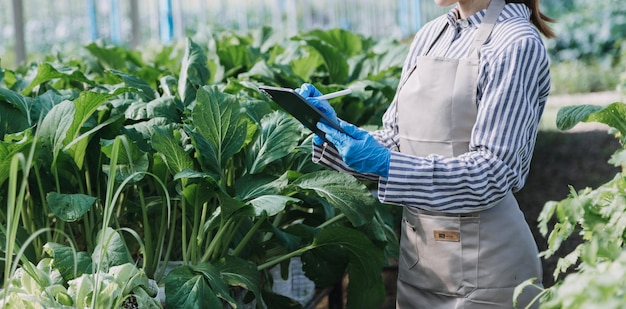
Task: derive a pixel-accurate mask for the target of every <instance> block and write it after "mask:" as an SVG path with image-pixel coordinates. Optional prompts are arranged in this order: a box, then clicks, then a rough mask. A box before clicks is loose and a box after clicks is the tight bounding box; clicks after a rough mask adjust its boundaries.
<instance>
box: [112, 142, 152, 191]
mask: <svg viewBox="0 0 626 309" xmlns="http://www.w3.org/2000/svg"><path fill="white" fill-rule="evenodd" d="M116 139H121V140H122V146H123V147H122V148H121V149H120V151H119V153H118V154H117V155H118V157H117V165H116V166H115V170H116V172H115V181H117V182H123V181H124V180H125V179H127V178H128V177H130V176H131V175H133V182H137V181H140V180H141V179H143V177H144V173H145V172H147V171H148V168H149V165H150V161H149V160H148V154H147V153H146V152H143V151H142V150H141V149H140V148H139V146H138V145H137V143H135V142H134V141H132V140H130V139H129V138H127V137H126V136H124V135H121V136H117V137H116ZM113 143H114V141H113V140H105V139H101V140H100V145H101V147H100V151H102V153H104V154H105V155H106V156H107V158H109V159H111V157H112V152H113ZM102 171H103V172H104V173H106V174H107V175H110V171H111V166H110V165H109V164H104V165H103V166H102ZM136 173H139V174H136Z"/></svg>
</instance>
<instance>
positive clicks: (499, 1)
mask: <svg viewBox="0 0 626 309" xmlns="http://www.w3.org/2000/svg"><path fill="white" fill-rule="evenodd" d="M505 5H506V3H505V2H504V0H491V2H490V3H489V6H488V7H487V13H485V17H484V18H483V21H482V22H481V23H480V27H478V30H477V32H476V35H475V36H474V42H473V43H472V47H470V50H469V54H468V55H469V56H470V57H474V59H478V52H479V51H480V48H481V47H482V46H483V44H485V42H486V41H487V39H488V38H489V35H490V34H491V31H492V30H493V27H494V26H495V25H496V21H497V20H498V17H499V16H500V13H501V12H502V9H504V6H505Z"/></svg>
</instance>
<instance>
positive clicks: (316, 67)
mask: <svg viewBox="0 0 626 309" xmlns="http://www.w3.org/2000/svg"><path fill="white" fill-rule="evenodd" d="M344 39H346V40H349V41H350V42H353V43H355V44H356V43H357V42H361V44H360V46H356V45H355V46H354V47H350V51H349V52H347V53H345V54H344V52H343V51H342V50H343V49H344V48H347V46H343V45H341V44H342V43H341V42H342V40H344ZM208 41H209V42H205V45H204V47H203V45H201V44H199V43H196V42H195V41H194V40H191V39H189V40H187V42H186V44H184V46H181V47H180V48H179V47H178V46H168V47H163V50H162V51H160V52H157V53H155V54H153V56H152V58H151V60H146V59H143V58H142V57H141V55H140V54H139V53H137V52H135V51H128V50H125V49H123V48H119V47H104V46H99V45H97V44H90V45H89V46H87V47H86V50H87V51H88V53H89V55H88V56H85V58H84V59H83V60H80V59H73V60H71V61H68V62H65V63H63V62H61V61H60V60H59V59H56V58H55V59H54V60H52V61H50V62H43V63H39V64H34V65H32V66H27V67H24V68H21V69H19V70H16V71H15V72H11V71H3V74H2V79H0V109H2V110H0V111H2V112H3V113H0V115H1V116H0V117H3V118H0V124H2V126H0V129H1V130H3V131H1V132H0V133H2V136H3V141H2V142H1V143H0V154H3V155H6V156H0V189H1V190H5V189H4V188H5V187H4V186H5V183H7V182H8V183H9V184H11V183H13V182H15V179H16V177H17V175H16V172H11V166H12V164H15V163H11V160H12V159H11V158H12V157H15V156H20V155H22V153H25V152H26V151H27V149H31V148H32V152H31V153H32V156H33V159H32V164H30V165H28V166H27V167H25V168H24V171H29V172H30V173H29V174H28V176H27V177H25V178H24V179H25V180H24V181H25V182H24V183H25V184H24V186H23V193H21V194H20V195H19V196H17V198H16V199H15V200H13V199H12V200H11V201H10V203H9V205H10V206H15V205H20V209H26V210H27V211H24V212H22V213H21V214H20V215H18V216H17V217H15V214H14V213H11V214H10V215H11V217H12V218H13V217H15V218H18V217H21V218H19V219H12V220H11V222H12V223H13V224H15V225H14V226H18V227H17V230H16V231H13V230H11V232H10V233H9V232H8V230H3V231H2V232H3V233H2V235H7V236H11V237H7V238H6V239H9V240H8V241H7V242H8V243H11V245H14V246H13V247H8V246H7V247H6V248H1V249H3V250H2V252H3V253H4V254H5V255H6V256H7V257H9V256H12V253H13V252H15V251H16V250H17V251H19V250H22V251H24V252H27V253H28V254H26V255H22V256H21V257H20V259H21V264H20V265H21V267H22V269H24V270H28V271H27V272H26V273H27V274H28V275H29V276H30V278H34V279H37V278H39V277H37V276H36V275H33V274H35V273H36V271H35V269H36V268H37V267H35V266H34V265H38V264H39V263H38V262H40V261H46V262H44V263H43V264H42V265H41V268H42V269H51V270H49V271H48V270H46V271H47V273H48V275H47V276H48V277H50V276H51V274H53V273H55V272H54V270H55V269H56V270H58V271H59V272H60V273H61V274H63V279H64V281H63V283H61V285H63V287H64V288H65V289H66V290H59V291H60V292H63V293H66V294H68V295H70V296H71V298H72V301H73V302H81V304H82V303H85V304H87V303H86V301H84V300H83V297H82V296H84V295H89V293H91V295H95V297H91V296H90V297H91V298H90V300H89V302H91V305H94V304H97V303H99V304H105V303H106V304H116V303H119V301H120V300H122V299H127V296H128V295H136V294H137V293H143V292H141V291H140V290H133V291H131V292H129V291H128V290H127V289H125V288H123V293H121V294H120V293H118V292H119V291H120V290H119V289H118V288H119V287H120V286H119V284H117V285H114V284H113V283H115V282H118V281H119V280H117V279H115V276H116V275H115V274H114V273H112V271H113V272H116V271H115V270H112V267H118V266H119V267H126V266H124V265H126V264H127V263H131V264H136V265H138V266H137V271H139V273H138V274H140V275H139V277H141V278H143V276H146V277H147V278H150V279H155V280H157V281H158V282H159V283H160V284H162V285H163V286H164V287H165V294H166V297H165V302H166V305H167V306H173V307H179V306H200V307H203V306H209V307H210V306H218V305H219V306H222V305H224V306H227V307H237V306H239V305H240V304H241V303H242V302H243V303H251V302H252V301H254V302H255V303H256V306H258V307H277V306H278V307H281V306H287V305H289V304H291V301H290V300H288V299H286V298H284V297H280V296H278V295H275V294H274V293H273V292H272V290H271V283H272V278H271V276H270V275H269V272H268V270H269V268H270V267H273V266H275V265H281V267H285V266H287V265H288V263H289V261H290V259H291V258H293V257H295V256H300V257H301V258H302V261H303V264H304V265H303V268H304V271H305V273H306V275H307V276H308V277H309V278H311V279H312V280H314V281H315V283H316V285H317V286H318V287H326V286H331V285H334V284H335V283H336V282H340V281H341V280H342V278H343V276H344V275H345V274H346V273H347V274H348V275H349V276H350V278H351V280H350V285H349V287H348V306H349V307H351V308H375V307H377V306H379V305H380V304H381V303H382V301H384V287H383V284H382V278H381V275H380V271H381V270H382V267H383V265H384V264H385V262H386V258H390V257H395V256H396V255H397V240H396V238H395V234H394V232H393V230H392V228H391V226H393V224H391V223H390V221H389V220H390V219H389V218H390V215H389V212H390V209H389V208H388V207H387V206H385V205H380V204H379V203H377V202H376V201H375V199H374V198H373V197H372V195H371V194H370V191H369V190H368V188H367V187H366V184H363V183H361V182H360V181H358V180H356V179H355V178H353V177H352V176H349V175H346V174H343V173H339V172H334V171H328V170H324V169H322V168H321V167H320V166H318V165H315V164H313V163H312V162H311V159H310V156H311V146H310V145H311V132H309V131H307V130H306V129H304V128H303V127H302V125H301V124H299V123H298V122H297V121H296V120H294V119H293V118H291V117H290V116H288V115H287V114H286V113H284V112H282V111H281V110H279V109H278V108H277V107H276V106H275V105H273V103H272V102H271V101H270V100H269V99H267V98H266V97H264V96H263V95H262V94H261V93H260V92H259V91H258V90H257V85H259V84H270V85H272V84H274V85H284V86H292V87H296V86H299V85H300V84H301V83H302V82H303V81H304V80H307V81H309V80H310V81H314V82H317V83H320V84H326V83H331V84H328V85H321V86H320V88H322V89H328V90H330V89H338V88H343V87H345V86H346V85H343V84H341V83H349V86H350V87H352V88H354V89H356V90H359V89H360V91H356V96H358V98H359V99H362V100H363V102H367V103H366V105H363V106H362V107H364V109H367V110H368V112H366V113H363V114H362V115H360V116H359V115H357V114H358V113H353V114H351V112H350V111H354V110H356V109H353V108H357V107H350V108H346V114H351V117H356V118H355V119H358V121H360V122H362V123H369V121H370V117H371V115H374V114H376V113H378V112H379V111H380V109H381V108H382V106H384V105H385V104H386V103H388V102H389V100H390V97H389V92H388V89H390V88H391V87H393V85H394V84H395V83H397V77H396V79H393V78H392V76H393V75H394V74H396V73H398V70H399V68H398V67H396V66H395V64H397V58H395V57H394V54H395V53H396V52H398V51H400V50H401V49H403V48H405V47H406V46H404V45H401V46H398V47H397V48H389V51H386V50H387V49H384V48H383V45H377V44H374V43H373V42H372V41H371V40H367V39H363V38H362V37H359V36H357V35H353V34H350V33H347V32H345V31H341V30H330V31H328V32H321V31H316V32H312V33H309V34H306V35H304V36H302V37H296V38H292V39H291V40H287V41H280V42H279V41H276V39H275V37H273V36H272V35H271V31H270V30H269V29H262V30H260V32H255V33H253V34H250V35H241V34H235V33H229V32H224V33H219V34H215V35H214V36H212V37H210V38H209V39H208ZM233 42H246V43H250V44H247V45H236V44H232V43H233ZM351 44H352V43H351ZM302 46H307V47H306V48H304V49H303V48H300V47H302ZM342 46H343V47H342ZM392 47H394V46H393V45H392ZM392 50H395V51H392ZM301 52H303V53H304V54H303V53H301ZM332 52H337V53H339V54H337V55H338V56H339V57H335V58H333V56H332ZM181 55H182V58H177V57H178V56H181ZM303 57H304V58H307V59H309V60H311V61H312V62H311V61H302V59H303ZM366 79H367V80H371V81H372V82H364V80H366ZM324 87H327V88H324ZM353 100H355V102H356V101H358V100H357V99H356V98H353ZM340 103H341V102H335V104H338V105H337V106H338V110H341V106H342V105H341V104H340ZM346 104H347V103H346ZM358 104H360V103H358ZM357 109H360V108H357ZM4 112H6V113H4ZM4 115H8V117H11V119H10V120H9V119H8V118H5V116H4ZM31 132H36V136H33V135H32V133H31ZM32 145H36V147H33V146H32ZM26 184H28V185H26ZM9 187H10V188H12V187H11V186H9ZM10 188H9V189H10ZM2 192H4V191H2ZM0 196H11V195H4V194H2V195H0ZM12 196H16V195H15V194H13V195H12ZM7 210H8V208H7ZM7 210H4V209H3V212H2V213H1V215H3V216H4V217H7V215H6V214H7ZM98 230H100V231H101V232H100V233H96V232H95V231H98ZM122 232H123V234H122ZM22 234H23V235H24V236H20V235H22ZM28 235H33V236H30V239H29V237H28ZM13 236H15V237H13ZM13 239H15V241H14V242H12V240H13ZM102 244H107V246H106V248H107V250H103V245H102ZM40 248H46V250H43V251H40ZM74 248H76V249H74ZM109 251H110V252H109ZM31 252H33V253H32V254H30V253H31ZM70 252H71V253H72V254H70ZM45 259H51V262H50V260H45ZM169 261H177V262H178V261H180V262H181V263H182V265H181V266H179V267H177V268H174V269H173V270H171V271H170V272H169V273H167V274H166V273H165V271H166V268H167V264H168V262H169ZM50 263H52V264H50ZM9 264H11V263H9ZM13 264H15V263H13ZM46 265H52V266H51V267H52V268H50V267H49V266H46ZM89 265H91V266H89ZM5 269H7V270H9V269H8V268H6V267H5ZM11 274H12V272H10V270H9V271H6V272H5V278H8V277H7V276H10V275H11ZM111 276H113V277H111ZM44 277H45V276H44ZM77 278H82V279H80V283H78V282H79V281H72V280H77ZM37 280H38V279H37ZM70 281H71V282H73V283H70ZM6 282H9V281H8V280H7V281H6ZM54 282H55V284H57V283H58V282H57V281H54ZM141 282H143V279H141ZM71 284H74V285H73V286H74V288H72V289H70V288H69V286H70V285H71ZM110 284H111V285H110ZM8 285H9V283H5V284H4V285H3V286H4V287H8ZM47 286H49V284H47V283H45V282H43V281H42V282H41V284H40V288H43V289H45V287H47ZM15 287H16V288H20V287H18V286H17V285H16V286H15ZM55 289H56V287H55ZM141 289H142V290H143V291H145V292H146V293H148V292H150V291H149V290H150V288H149V287H148V286H146V285H145V284H142V285H141ZM32 291H36V290H32ZM74 291H82V292H80V293H78V292H76V293H74ZM84 291H88V292H84ZM113 291H115V292H113ZM5 292H6V293H9V294H11V292H10V290H9V289H5ZM20 293H21V292H20ZM85 293H87V294H85ZM150 293H151V292H150ZM150 293H148V295H149V296H152V295H151V294H150ZM54 295H56V294H52V297H51V298H50V297H49V298H50V299H54ZM59 295H61V294H59ZM63 295H64V294H63ZM142 295H143V294H142ZM11 297H13V296H11V295H8V296H6V297H5V300H6V299H12V298H11ZM146 301H148V302H150V303H152V300H149V299H147V300H146ZM289 306H291V305H289Z"/></svg>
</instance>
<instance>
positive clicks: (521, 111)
mask: <svg viewBox="0 0 626 309" xmlns="http://www.w3.org/2000/svg"><path fill="white" fill-rule="evenodd" d="M506 43H507V44H503V45H501V46H506V48H503V49H502V50H501V51H500V52H499V54H498V55H496V56H495V57H493V59H492V60H491V62H490V63H487V64H486V65H485V68H486V69H485V72H483V74H482V78H481V79H480V80H479V88H480V90H479V91H480V92H482V97H481V99H480V102H479V104H478V114H477V120H476V124H475V126H474V129H473V131H472V136H471V141H470V151H469V152H468V153H466V154H463V155H461V156H458V157H453V158H444V157H442V156H438V155H430V156H428V157H416V156H411V155H407V154H402V153H399V152H392V154H391V162H390V170H389V177H388V178H380V180H379V199H380V200H381V201H382V202H386V203H393V204H401V205H404V206H413V207H419V208H421V209H426V210H431V211H443V212H451V213H463V212H473V211H479V210H483V209H487V208H489V207H491V206H493V205H495V203H497V202H498V201H499V200H500V199H502V198H503V197H504V196H505V194H507V192H509V191H516V190H519V189H520V188H521V187H522V186H523V185H524V182H525V180H526V177H527V175H528V170H529V166H530V160H531V157H532V152H533V149H534V144H535V138H536V133H537V129H538V124H539V119H540V117H541V114H542V112H543V107H544V105H545V101H546V99H547V95H548V92H549V88H550V81H549V63H548V57H547V54H546V52H545V48H544V46H543V43H542V42H541V40H540V39H539V38H538V37H533V36H525V37H523V38H521V39H519V40H509V41H508V42H506Z"/></svg>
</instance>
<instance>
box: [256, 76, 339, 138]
mask: <svg viewBox="0 0 626 309" xmlns="http://www.w3.org/2000/svg"><path fill="white" fill-rule="evenodd" d="M259 90H261V92H263V93H264V94H265V95H267V96H268V97H269V98H270V99H272V101H274V102H276V103H277V104H278V105H279V106H280V107H282V108H283V109H284V110H285V111H286V112H288V113H289V114H291V115H293V116H294V117H295V118H296V119H298V121H300V122H301V123H302V124H303V125H304V126H305V127H307V128H309V130H311V131H313V132H314V133H315V134H317V135H318V136H319V137H321V138H322V139H324V140H325V141H327V142H328V140H327V139H326V137H325V134H324V132H323V131H322V130H320V129H319V128H318V127H317V123H318V122H319V121H320V120H322V119H324V120H326V121H325V122H326V124H329V125H330V126H332V127H334V128H335V129H337V130H338V131H340V132H343V133H344V134H347V133H346V132H345V131H344V130H343V129H342V128H341V127H340V126H339V125H338V124H337V123H335V122H333V121H332V120H331V119H330V118H328V116H326V115H324V113H322V112H321V111H320V110H319V109H317V108H316V107H315V106H313V105H311V103H309V102H308V101H307V100H306V99H305V98H304V97H302V96H301V95H300V94H298V93H297V92H296V91H295V90H293V89H290V88H280V87H270V86H259Z"/></svg>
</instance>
